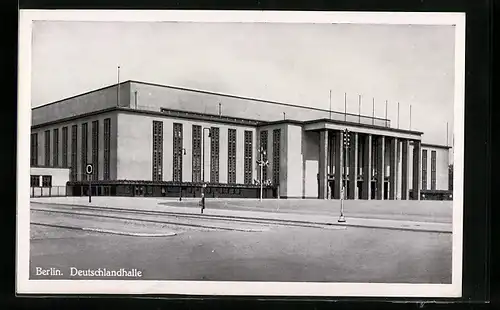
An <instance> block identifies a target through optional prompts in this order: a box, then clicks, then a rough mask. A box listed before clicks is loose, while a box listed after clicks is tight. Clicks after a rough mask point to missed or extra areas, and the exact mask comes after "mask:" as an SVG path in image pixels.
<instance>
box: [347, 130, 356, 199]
mask: <svg viewBox="0 0 500 310" xmlns="http://www.w3.org/2000/svg"><path fill="white" fill-rule="evenodd" d="M357 185H358V133H357V132H353V133H351V148H350V149H349V196H348V198H349V199H358V195H357V193H358V190H357V189H358V186H357Z"/></svg>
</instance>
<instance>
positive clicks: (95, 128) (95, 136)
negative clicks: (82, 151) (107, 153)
mask: <svg viewBox="0 0 500 310" xmlns="http://www.w3.org/2000/svg"><path fill="white" fill-rule="evenodd" d="M92 168H93V171H92V180H94V181H95V180H98V179H99V121H93V122H92Z"/></svg>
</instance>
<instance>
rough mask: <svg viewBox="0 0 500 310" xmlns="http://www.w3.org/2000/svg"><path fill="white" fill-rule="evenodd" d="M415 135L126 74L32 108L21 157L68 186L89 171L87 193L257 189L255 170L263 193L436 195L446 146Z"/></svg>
mask: <svg viewBox="0 0 500 310" xmlns="http://www.w3.org/2000/svg"><path fill="white" fill-rule="evenodd" d="M346 129H347V130H348V132H349V138H350V141H351V143H350V147H349V148H345V147H344V144H343V141H344V138H345V137H344V132H345V130H346ZM422 135H423V133H422V132H417V131H410V130H402V129H395V128H391V126H390V121H389V120H385V119H380V118H371V117H366V116H361V115H352V114H343V113H336V112H331V111H326V110H321V109H311V108H305V107H300V106H293V105H288V104H283V103H278V102H270V101H264V100H257V99H252V98H243V97H237V96H231V95H224V94H216V93H210V92H204V91H197V90H190V89H182V88H176V87H169V86H163V85H154V84H149V83H142V82H135V81H127V82H124V83H120V84H119V85H114V86H111V87H107V88H103V89H99V90H96V91H92V92H89V93H85V94H82V95H79V96H76V97H72V98H68V99H64V100H61V101H58V102H54V103H51V104H47V105H44V106H41V107H37V108H34V109H33V110H32V130H31V166H32V167H46V168H48V167H53V168H69V171H70V172H69V180H68V183H67V187H68V195H85V194H87V192H86V191H87V188H88V182H89V181H90V182H91V183H92V186H91V188H92V193H93V195H128V196H177V195H181V196H191V197H197V196H199V195H200V194H201V188H202V185H203V184H206V185H207V188H206V193H207V194H208V195H209V196H212V197H258V196H259V193H260V183H261V182H262V183H265V186H263V187H264V190H263V196H264V197H279V198H320V199H339V198H340V196H341V194H342V188H343V187H345V188H346V191H345V198H348V199H389V200H393V199H431V198H432V197H436V195H438V196H439V195H441V196H442V195H445V196H446V195H448V194H449V191H448V189H449V186H448V152H449V148H448V147H443V146H437V145H426V144H423V143H422ZM261 159H262V160H263V162H266V165H265V166H264V167H262V173H261V167H260V165H259V163H258V160H261ZM87 164H92V165H93V167H94V168H93V174H92V175H90V176H89V175H87V174H86V173H85V167H86V165H87ZM441 196H439V197H441ZM443 197H444V196H443Z"/></svg>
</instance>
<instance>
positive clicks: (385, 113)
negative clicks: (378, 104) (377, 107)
mask: <svg viewBox="0 0 500 310" xmlns="http://www.w3.org/2000/svg"><path fill="white" fill-rule="evenodd" d="M385 121H386V122H387V100H386V101H385Z"/></svg>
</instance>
